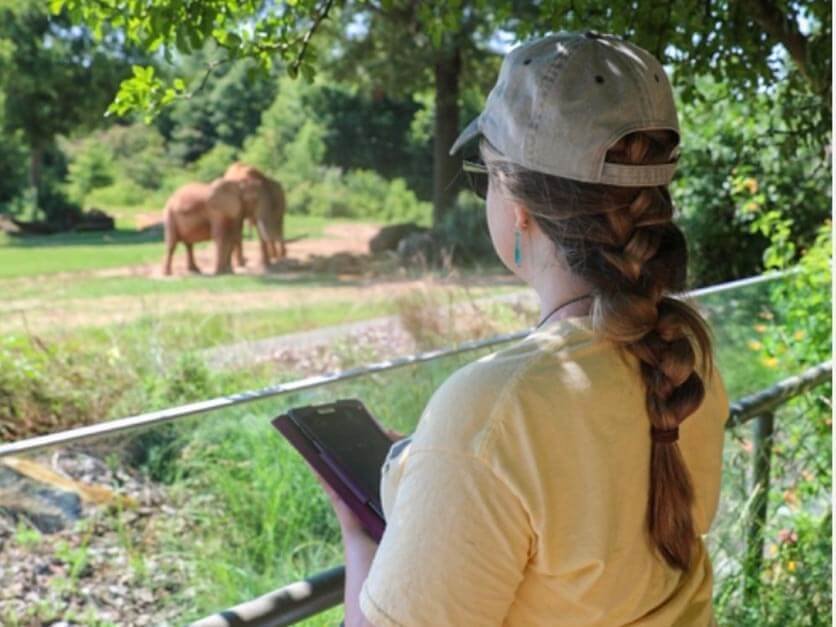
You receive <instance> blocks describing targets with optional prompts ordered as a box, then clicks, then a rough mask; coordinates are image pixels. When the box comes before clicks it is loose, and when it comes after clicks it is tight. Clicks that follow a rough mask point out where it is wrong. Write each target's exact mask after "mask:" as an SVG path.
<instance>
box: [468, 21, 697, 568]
mask: <svg viewBox="0 0 836 627" xmlns="http://www.w3.org/2000/svg"><path fill="white" fill-rule="evenodd" d="M468 134H470V137H475V136H480V137H481V140H480V153H481V157H482V159H483V161H484V164H485V166H486V168H487V172H488V179H489V187H488V192H487V196H488V198H487V201H488V209H487V211H488V222H489V227H490V231H491V237H492V240H493V242H494V246H495V248H496V250H497V253H498V254H499V256H500V258H502V260H503V261H504V262H505V263H506V265H509V267H511V268H512V269H513V268H514V266H515V265H517V262H518V261H519V256H518V255H514V254H512V252H511V250H512V246H516V243H517V242H519V238H518V236H517V235H516V233H515V231H517V230H519V228H520V227H521V225H523V226H524V228H531V229H532V230H533V231H535V235H536V237H535V238H534V240H535V242H546V246H547V248H548V249H549V252H548V254H550V255H553V258H554V262H555V263H556V264H558V265H559V266H561V267H562V269H563V270H564V271H567V272H568V273H569V274H570V275H571V276H574V277H577V278H578V279H579V280H582V281H583V282H585V283H586V284H587V285H589V286H590V287H591V289H592V295H593V305H592V324H593V329H594V330H595V331H596V332H597V333H598V334H599V335H601V336H602V337H604V338H606V339H608V340H610V341H612V342H614V343H615V344H616V345H617V346H619V347H620V348H622V349H623V350H624V351H625V352H627V353H629V354H631V355H633V356H634V357H635V358H636V362H637V364H638V367H639V370H640V374H641V377H642V380H643V382H644V385H645V389H646V407H647V413H648V416H649V418H650V425H649V427H650V428H649V434H648V435H649V437H650V438H651V439H652V445H651V459H650V476H651V478H650V495H649V501H648V512H647V527H648V532H649V535H650V538H651V540H652V541H653V543H654V545H655V546H656V547H657V548H658V549H659V551H660V553H661V555H662V556H663V557H664V559H665V560H666V561H667V562H668V563H669V564H670V565H671V566H674V567H677V568H683V569H684V568H687V566H688V564H689V560H690V554H691V550H692V547H693V543H694V540H695V537H696V536H695V531H694V527H693V521H692V517H691V505H692V502H693V488H692V485H691V481H690V478H689V475H688V471H687V468H686V467H685V465H684V462H683V459H682V456H681V454H680V451H679V448H678V445H677V444H676V439H677V437H678V425H679V424H680V423H681V422H682V421H683V420H684V419H685V418H687V417H688V416H689V415H690V414H692V413H693V412H694V411H695V410H696V409H697V407H698V406H699V405H700V403H701V402H702V398H703V394H704V387H703V377H705V376H707V374H708V371H709V370H710V367H711V364H710V355H711V346H710V340H709V334H708V331H707V328H706V326H705V323H704V321H703V320H702V318H701V317H700V316H699V314H698V313H697V312H696V311H694V310H693V309H692V308H691V307H689V306H688V305H687V304H685V303H683V302H681V301H679V300H676V299H673V298H671V297H670V295H671V294H674V293H677V292H681V291H682V290H683V289H684V288H685V279H686V265H687V250H686V245H685V238H684V236H683V234H682V232H681V231H680V230H679V228H678V227H677V226H676V225H675V224H674V223H673V222H672V217H673V206H672V203H671V197H670V194H669V192H668V189H667V184H668V183H669V182H670V179H671V177H672V176H673V171H674V168H675V161H676V154H677V147H678V143H679V131H678V123H677V119H676V110H675V107H674V104H673V95H672V92H671V88H670V85H669V83H668V81H667V77H666V76H665V75H664V71H663V70H662V68H661V66H660V65H659V63H658V61H657V60H656V59H655V58H653V57H652V56H651V55H650V54H649V53H647V52H646V51H644V50H642V49H640V48H637V47H636V46H632V45H630V44H627V43H625V42H622V41H620V40H618V39H617V38H614V37H611V36H601V35H598V34H595V33H588V34H586V35H576V34H560V35H554V36H551V37H547V38H544V39H541V40H538V41H535V42H532V43H529V44H526V45H524V46H521V47H520V48H517V49H515V50H514V51H512V52H511V53H510V54H509V55H508V57H506V59H505V61H504V62H503V66H502V70H501V71H500V78H499V81H498V83H497V85H496V87H494V89H493V90H492V92H491V95H490V96H489V97H488V102H487V104H486V106H485V111H483V113H482V114H481V115H480V116H479V117H478V118H477V119H476V120H475V121H474V122H473V123H471V125H470V126H469V127H468V128H467V129H466V130H465V132H464V133H463V134H462V138H460V139H459V141H457V142H456V145H454V148H458V146H460V145H461V144H462V143H463V142H464V141H466V140H467V139H469V137H467V135H468ZM526 224H529V226H525V225H526Z"/></svg>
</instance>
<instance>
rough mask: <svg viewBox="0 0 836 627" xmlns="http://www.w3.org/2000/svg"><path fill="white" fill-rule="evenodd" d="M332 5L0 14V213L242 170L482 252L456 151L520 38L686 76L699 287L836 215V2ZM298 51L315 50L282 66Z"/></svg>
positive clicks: (303, 195) (35, 5) (800, 240)
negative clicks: (644, 54)
mask: <svg viewBox="0 0 836 627" xmlns="http://www.w3.org/2000/svg"><path fill="white" fill-rule="evenodd" d="M227 4H228V5H229V6H230V7H235V8H234V10H233V9H231V8H228V9H227V8H224V7H226V5H227ZM251 4H252V6H250V5H251ZM332 4H333V3H327V4H326V6H324V7H323V6H321V5H320V3H315V2H301V3H288V4H287V5H283V4H280V5H275V4H272V3H266V4H264V5H263V6H262V4H261V3H254V4H253V3H249V2H243V3H216V2H207V3H203V4H202V6H203V9H201V10H202V11H204V12H205V13H200V14H196V15H193V16H189V14H188V12H189V11H192V10H193V9H189V6H190V5H189V4H188V3H183V2H179V1H175V0H169V1H167V2H162V3H154V7H152V8H150V9H149V8H146V9H143V10H142V11H145V12H144V13H143V12H142V11H141V10H140V9H139V8H137V6H135V3H134V4H132V3H124V2H119V1H117V0H108V2H99V3H85V2H81V1H71V2H69V1H68V2H62V1H59V2H53V3H51V7H52V9H53V12H50V11H48V10H47V7H46V6H44V3H41V2H35V1H31V0H26V1H24V2H2V3H0V143H1V144H2V146H3V150H2V152H0V212H5V213H8V214H12V215H14V216H18V217H21V218H41V219H46V220H48V221H51V222H56V223H66V224H70V223H72V222H73V220H74V219H77V216H78V215H79V212H80V211H82V210H84V209H89V208H99V209H103V210H106V211H108V210H118V211H123V212H124V211H125V210H126V209H130V210H132V211H136V212H142V211H144V212H155V211H159V210H161V208H162V206H163V204H164V201H165V199H166V197H167V196H168V195H169V194H170V193H171V192H172V191H173V190H174V189H175V188H176V187H177V186H178V185H180V184H182V183H183V182H185V181H189V180H203V181H207V180H210V179H212V178H214V177H217V176H219V175H221V174H222V172H223V171H224V169H225V168H226V167H227V166H228V165H229V164H230V163H231V162H232V161H234V160H236V159H240V160H244V161H246V162H248V163H252V164H253V165H256V166H258V167H260V168H262V169H263V170H265V171H266V172H268V173H270V174H272V175H274V176H275V177H277V178H278V179H279V180H280V181H281V182H282V183H283V184H284V186H285V187H286V189H287V190H288V205H289V211H290V212H291V213H299V214H310V215H317V216H325V217H348V218H364V219H368V220H373V221H379V222H397V221H405V220H415V221H418V222H422V223H425V224H429V223H433V224H434V226H435V228H436V230H437V231H439V232H441V233H442V234H446V236H447V238H448V239H453V240H456V242H457V243H458V245H459V249H460V250H467V249H468V248H469V247H470V248H473V249H474V250H472V251H470V252H472V253H473V254H474V255H477V256H478V255H479V254H481V253H485V252H488V253H489V250H487V251H486V250H485V247H484V245H483V244H484V240H483V239H480V238H479V237H477V236H475V235H474V233H476V231H478V229H480V228H483V225H482V224H481V215H480V214H479V205H478V203H476V202H475V200H474V198H473V197H472V196H471V195H470V194H469V193H467V192H466V191H464V190H465V186H464V184H463V181H462V177H461V176H460V175H459V171H458V162H457V161H455V159H453V162H452V163H450V160H451V158H450V157H447V156H446V148H447V147H448V146H449V144H450V142H451V141H452V138H453V137H455V133H456V132H457V130H458V129H459V128H460V127H461V126H462V125H463V124H465V123H466V122H467V121H468V120H469V119H470V118H471V117H472V116H474V115H475V114H476V113H477V112H478V111H479V108H480V106H481V104H482V103H483V102H484V98H485V96H486V94H487V91H488V90H489V89H490V86H491V84H492V82H493V80H494V79H495V76H496V71H497V69H498V67H499V63H500V61H501V54H502V53H503V52H504V51H506V50H507V49H508V48H509V45H510V44H511V43H512V42H513V41H516V40H519V39H522V38H525V37H527V36H530V35H536V34H539V33H540V32H545V31H548V30H558V29H559V28H566V29H572V28H575V29H580V28H582V27H583V26H585V25H589V26H591V27H596V28H599V29H600V30H608V31H612V32H618V33H623V34H626V36H628V37H630V38H632V39H634V40H636V41H637V42H638V43H640V44H642V45H645V46H646V47H648V48H649V49H650V50H651V51H653V52H655V53H656V54H657V55H659V56H660V57H661V58H663V60H664V61H666V63H667V67H668V68H669V71H670V72H671V74H672V77H673V79H674V83H675V86H676V90H677V97H678V100H679V109H680V118H681V125H682V129H683V146H682V159H681V167H680V168H679V171H678V174H677V177H676V179H675V181H674V183H673V186H672V189H673V192H674V198H675V201H676V203H677V205H678V207H679V212H680V221H681V223H682V224H683V225H684V226H685V228H686V229H687V231H688V235H689V238H690V241H691V249H692V258H693V262H692V272H693V282H694V283H695V284H706V283H713V282H717V281H720V280H725V279H730V278H735V277H741V276H745V275H750V274H754V273H757V272H759V271H762V270H763V269H765V268H766V267H769V266H777V265H780V264H784V265H786V264H787V263H789V262H792V261H794V260H797V258H798V256H799V255H800V254H801V252H802V251H803V250H804V249H805V248H806V247H807V246H809V245H810V244H811V243H812V242H813V241H814V240H815V237H816V233H817V231H818V230H819V229H820V228H821V227H822V225H823V224H824V222H825V221H826V220H827V219H828V216H829V215H830V203H831V200H830V163H831V153H830V120H831V105H830V99H831V96H830V94H831V87H830V84H831V77H830V74H831V70H830V68H831V61H830V55H829V49H830V39H831V8H830V5H829V3H824V2H809V3H790V4H787V5H785V6H784V5H782V6H777V5H775V6H773V5H769V4H767V3H758V2H739V3H737V2H709V3H706V4H705V5H700V12H698V13H696V14H694V13H693V11H694V9H695V7H692V6H690V4H689V3H688V2H677V3H672V4H671V7H669V9H670V10H669V11H668V14H667V16H665V15H662V16H661V17H660V14H659V12H658V11H654V10H651V9H650V8H636V11H635V12H634V13H632V14H631V15H619V14H616V13H614V12H612V11H611V10H610V9H606V10H605V9H603V8H602V7H601V6H599V5H598V3H597V2H591V1H590V2H586V3H579V4H578V7H576V6H575V4H574V3H571V4H570V5H567V6H566V7H563V6H562V4H563V3H556V2H555V3H545V5H543V6H539V5H537V6H534V5H531V6H528V5H525V6H522V5H520V6H516V5H515V6H513V7H512V6H510V5H509V6H506V3H491V4H490V6H489V5H488V4H486V3H480V2H476V3H473V4H468V3H463V4H462V3H417V6H416V3H397V2H386V3H382V4H380V5H378V4H376V3H373V2H354V3H353V2H345V3H337V4H336V5H334V6H332ZM512 4H513V3H512ZM256 5H258V6H261V7H262V8H261V9H258V10H257V6H256ZM453 5H455V6H453ZM428 7H429V8H428ZM538 7H539V8H538ZM769 7H772V11H771V12H769V11H767V10H766V9H768V8H769ZM294 8H295V9H294ZM292 9H294V10H296V11H298V12H299V13H298V14H294V13H293V12H292ZM430 9H432V10H430ZM323 10H324V12H325V14H324V13H323ZM155 11H157V13H154V12H155ZM165 11H168V12H169V13H168V14H166V13H165ZM178 11H180V14H178V13H177V12H178ZM212 11H214V13H213V12H212ZM259 11H260V12H259ZM306 11H307V13H306ZM329 11H330V12H329ZM132 12H133V13H132ZM166 15H169V16H170V17H171V18H172V20H173V21H172V20H169V21H163V18H164V17H165V16H166ZM456 16H458V19H457V18H456ZM210 18H211V24H210V27H206V26H205V24H203V23H202V22H201V19H204V20H208V19H210ZM280 18H281V20H284V21H283V22H281V21H280V22H275V20H278V19H280ZM291 18H293V19H294V20H295V21H293V20H291ZM715 19H716V20H718V21H715ZM247 20H249V21H247ZM271 20H274V21H271ZM242 22H243V23H247V24H250V26H251V27H250V28H249V30H247V28H244V29H243V30H242V26H241V24H242ZM276 24H283V25H284V26H282V27H281V28H279V26H276ZM262 26H264V27H265V28H267V27H271V26H274V27H275V31H270V34H269V36H268V35H265V36H264V37H262V39H260V40H259V39H257V38H256V37H255V35H252V33H256V34H257V33H258V32H259V28H261V27H262ZM689 27H690V30H689ZM282 28H284V30H282ZM293 28H296V30H295V31H294V30H293ZM306 29H307V30H306ZM294 32H302V33H305V34H310V35H311V37H310V41H308V42H307V43H308V44H309V47H308V48H307V49H306V48H305V47H304V46H302V47H301V48H299V46H298V45H297V47H296V48H294V47H293V46H289V47H288V48H287V49H284V48H281V47H280V45H279V44H282V43H283V42H284V41H285V40H287V41H290V42H291V43H293V44H294V45H296V44H298V41H299V38H298V37H297V38H296V39H290V36H291V34H293V33H294ZM247 33H250V34H251V36H250V37H249V38H248V37H247ZM265 37H266V38H265ZM270 37H272V39H270ZM282 38H284V39H282ZM259 42H260V43H259ZM256 44H258V46H256ZM271 45H272V46H273V48H272V50H274V51H275V50H279V49H281V50H282V51H283V52H282V54H278V53H275V54H271V53H270V50H271V48H270V46H271ZM265 51H266V52H265ZM294 55H295V56H294ZM300 69H301V73H300V72H299V70H300ZM296 74H300V75H299V76H298V77H297V78H291V77H290V76H289V75H296ZM120 84H121V85H122V87H121V90H120ZM109 107H110V108H109ZM106 112H108V113H107V115H106ZM480 242H481V243H480ZM480 246H481V248H480Z"/></svg>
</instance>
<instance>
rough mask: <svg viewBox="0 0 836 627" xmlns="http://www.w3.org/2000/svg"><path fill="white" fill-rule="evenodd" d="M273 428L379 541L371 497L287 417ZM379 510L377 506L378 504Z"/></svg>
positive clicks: (379, 526) (379, 528)
mask: <svg viewBox="0 0 836 627" xmlns="http://www.w3.org/2000/svg"><path fill="white" fill-rule="evenodd" d="M272 424H273V426H274V427H275V428H276V429H278V430H279V431H280V432H281V433H282V435H284V437H285V438H287V440H288V442H290V443H291V444H292V445H293V447H294V448H295V449H296V450H298V451H299V452H300V453H301V454H302V456H303V457H304V458H305V459H306V460H307V462H308V463H309V464H310V465H311V466H312V467H313V468H314V469H315V470H316V472H318V473H319V475H320V476H321V477H322V478H323V479H325V481H327V482H328V485H330V486H331V487H332V488H334V490H335V491H336V493H337V494H339V496H340V498H341V499H342V500H343V501H345V503H346V505H348V506H349V507H350V508H351V511H353V512H354V513H355V514H357V517H358V518H359V519H360V522H361V523H362V525H363V527H364V529H365V530H366V532H367V533H368V534H369V536H370V537H371V538H372V539H373V540H375V541H376V542H380V538H381V537H382V536H383V530H384V529H385V528H386V522H385V521H384V520H383V517H382V516H381V515H380V514H378V513H377V512H376V511H375V510H374V509H373V508H372V507H371V506H369V501H372V500H376V499H375V496H374V495H369V494H364V492H363V490H362V489H361V488H360V487H359V486H358V485H357V484H356V483H355V482H354V481H352V479H351V477H349V476H348V475H347V474H346V473H345V472H343V470H342V469H341V468H339V466H338V465H337V464H336V463H335V462H334V460H332V459H331V458H329V457H328V455H327V453H325V452H324V451H323V452H321V451H320V450H319V449H318V448H317V446H316V444H315V443H314V442H313V441H311V440H310V439H309V438H308V436H307V435H306V434H304V433H303V432H302V431H301V429H299V427H298V426H297V425H296V423H295V422H293V419H292V418H291V417H290V416H287V415H282V416H279V417H278V418H275V419H274V420H273V421H272ZM378 507H379V504H378Z"/></svg>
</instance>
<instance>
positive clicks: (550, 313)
mask: <svg viewBox="0 0 836 627" xmlns="http://www.w3.org/2000/svg"><path fill="white" fill-rule="evenodd" d="M591 297H592V294H584V295H583V296H577V297H575V298H572V299H570V300H567V301H566V302H565V303H563V304H560V305H558V306H557V307H555V308H554V309H552V310H551V311H550V312H549V313H548V314H546V317H545V318H543V319H542V320H540V322H538V323H537V326H536V327H534V330H535V331H536V330H537V329H539V328H540V327H542V326H543V325H544V324H545V323H546V320H548V319H549V318H551V317H552V316H553V315H554V314H556V313H557V312H558V311H560V310H561V309H563V308H564V307H567V306H569V305H571V304H572V303H576V302H578V301H579V300H583V299H584V298H591Z"/></svg>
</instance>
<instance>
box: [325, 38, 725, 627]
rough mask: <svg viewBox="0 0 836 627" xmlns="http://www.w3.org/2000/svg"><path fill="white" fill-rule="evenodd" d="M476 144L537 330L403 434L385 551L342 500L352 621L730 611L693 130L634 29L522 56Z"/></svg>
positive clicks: (677, 615) (486, 361) (504, 255)
mask: <svg viewBox="0 0 836 627" xmlns="http://www.w3.org/2000/svg"><path fill="white" fill-rule="evenodd" d="M476 138H478V139H479V147H480V153H481V157H482V160H481V161H478V162H477V161H466V162H465V170H466V171H468V172H469V173H470V174H471V175H475V176H477V177H478V176H479V175H480V174H482V175H483V176H484V178H483V181H482V185H481V187H482V189H481V190H480V191H483V192H484V193H485V194H486V198H487V221H488V227H489V231H490V234H491V239H492V241H493V245H494V248H495V249H496V253H497V255H498V256H499V258H500V259H501V260H502V261H503V263H504V264H505V265H506V266H508V268H509V269H510V270H511V271H512V272H514V274H516V275H517V276H518V277H520V278H521V279H522V280H523V281H525V282H526V283H527V284H528V285H530V286H531V287H532V288H533V289H534V290H535V291H536V293H537V296H538V297H539V300H540V309H541V317H540V320H539V322H538V324H537V326H536V329H535V330H534V331H533V332H532V333H531V334H530V335H529V336H528V337H527V338H526V339H525V340H523V341H522V342H520V343H518V344H517V345H515V346H512V347H511V348H508V349H505V350H502V351H499V352H497V353H494V354H492V355H490V356H488V357H485V358H482V359H480V360H478V361H476V362H475V363H472V364H470V365H468V366H466V367H465V368H462V369H461V370H459V371H458V372H456V373H455V374H454V375H453V376H451V377H450V378H449V379H448V380H447V381H446V382H445V383H444V384H443V385H442V386H441V387H440V388H439V389H438V390H437V392H436V393H435V394H434V396H433V398H432V399H431V401H430V402H429V404H428V406H427V408H426V409H425V410H424V413H423V415H422V417H421V420H420V422H419V424H418V428H417V430H416V432H415V434H414V435H413V436H412V437H411V438H410V439H408V440H404V441H401V442H400V443H398V444H396V445H394V446H393V448H392V451H391V452H390V459H389V461H388V462H387V464H386V466H385V468H384V474H383V480H382V484H381V493H382V499H383V505H384V511H385V514H386V520H387V528H386V532H385V534H384V536H383V539H382V541H381V544H380V546H377V545H376V544H375V543H374V542H372V541H371V540H369V539H368V537H367V536H365V535H364V534H363V532H362V530H361V528H360V526H359V524H358V522H357V520H356V519H355V518H354V517H353V515H352V514H351V512H350V510H348V509H347V508H346V507H345V506H344V505H343V504H342V503H341V502H340V501H339V498H338V497H336V495H335V494H334V493H333V492H330V495H331V498H332V501H333V503H334V506H335V509H336V512H337V515H338V517H339V519H340V523H341V527H342V531H343V541H344V544H345V555H346V590H345V612H346V620H345V624H346V625H348V626H349V627H355V626H361V625H377V626H395V625H410V626H411V625H427V626H441V625H456V626H471V625H473V626H477V625H478V626H482V625H521V626H526V627H534V626H539V625H549V626H560V625H573V626H579V625H588V626H593V625H594V626H602V627H603V626H607V627H612V626H616V625H647V626H650V625H654V626H655V625H658V626H664V627H670V626H672V625H682V626H685V625H688V626H691V625H703V626H704V625H711V624H714V616H713V611H712V601H711V596H712V594H711V593H712V572H711V563H710V561H709V557H708V555H707V553H706V548H705V545H704V543H703V540H702V538H701V535H702V534H705V533H706V532H707V531H708V529H709V526H710V524H711V521H712V519H713V517H714V514H715V511H716V509H717V502H718V495H719V489H720V472H721V462H722V448H723V426H724V423H725V420H726V417H727V415H728V402H727V399H726V396H725V392H724V390H723V385H722V382H721V380H720V378H719V376H718V374H717V372H716V370H715V369H714V368H713V367H712V363H711V345H710V339H709V334H708V331H707V329H706V326H705V323H704V321H703V320H702V318H701V317H700V315H699V314H698V313H697V312H696V311H695V310H694V309H692V308H691V307H690V306H689V305H687V304H686V303H685V302H683V301H681V300H677V299H675V298H673V297H672V296H671V295H672V294H676V293H678V292H681V291H682V290H683V289H684V288H685V277H686V260H687V254H686V245H685V239H684V237H683V235H682V232H681V231H680V230H679V229H678V228H677V226H676V225H675V224H674V223H673V222H672V221H671V219H672V214H673V207H672V204H671V197H670V194H669V193H668V189H667V184H668V183H669V182H670V180H671V178H672V176H673V172H674V168H675V163H676V158H677V146H678V143H679V127H678V122H677V115H676V110H675V107H674V101H673V95H672V92H671V87H670V84H669V82H668V79H667V77H666V76H665V73H664V70H663V69H662V67H661V65H660V64H659V62H658V61H657V60H656V59H655V58H654V57H653V56H652V55H650V54H649V53H647V52H646V51H645V50H642V49H641V48H638V47H636V46H634V45H631V44H629V43H626V42H624V41H622V40H620V39H619V38H617V37H613V36H605V35H599V34H597V33H585V34H566V33H562V34H558V35H554V36H550V37H546V38H544V39H540V40H537V41H534V42H530V43H528V44H526V45H523V46H520V47H518V48H516V49H515V50H513V51H512V52H511V53H510V54H508V56H507V57H506V58H505V60H504V61H503V65H502V68H501V70H500V75H499V79H498V82H497V84H496V86H495V87H494V88H493V90H492V91H491V94H490V96H489V97H488V100H487V103H486V105H485V109H484V111H483V112H482V113H481V114H480V115H479V117H478V118H477V119H476V120H474V121H473V122H472V123H471V124H470V125H469V126H468V127H467V129H466V130H465V131H464V132H463V133H462V135H461V137H460V138H459V140H457V142H456V144H455V145H454V146H453V150H451V152H453V151H455V150H458V148H459V147H460V146H462V145H463V144H465V143H466V142H467V141H468V140H470V139H476Z"/></svg>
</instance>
